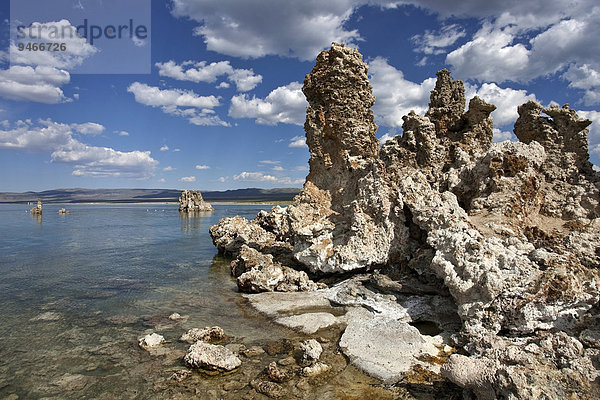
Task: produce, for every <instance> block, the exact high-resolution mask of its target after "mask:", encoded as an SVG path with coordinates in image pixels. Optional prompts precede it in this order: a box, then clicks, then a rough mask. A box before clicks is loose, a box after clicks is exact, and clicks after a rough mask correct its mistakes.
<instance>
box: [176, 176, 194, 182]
mask: <svg viewBox="0 0 600 400" xmlns="http://www.w3.org/2000/svg"><path fill="white" fill-rule="evenodd" d="M179 181H180V182H196V177H195V176H182V177H181V178H179Z"/></svg>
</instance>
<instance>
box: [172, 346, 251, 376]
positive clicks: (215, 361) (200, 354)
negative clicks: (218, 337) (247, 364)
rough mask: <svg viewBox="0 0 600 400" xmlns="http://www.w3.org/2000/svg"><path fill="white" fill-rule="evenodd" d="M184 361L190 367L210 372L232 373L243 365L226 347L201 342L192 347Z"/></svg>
mask: <svg viewBox="0 0 600 400" xmlns="http://www.w3.org/2000/svg"><path fill="white" fill-rule="evenodd" d="M183 361H184V362H185V364H186V365H188V366H190V367H193V368H200V369H205V370H209V371H232V370H234V369H236V368H237V367H239V366H240V365H241V364H242V361H241V360H240V359H239V358H238V357H237V356H236V355H235V354H233V352H232V351H231V350H229V349H227V348H226V347H223V346H221V345H215V344H209V343H205V342H201V341H199V342H196V343H194V344H193V345H191V346H190V348H189V349H188V351H187V354H186V355H185V357H184V359H183Z"/></svg>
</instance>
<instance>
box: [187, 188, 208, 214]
mask: <svg viewBox="0 0 600 400" xmlns="http://www.w3.org/2000/svg"><path fill="white" fill-rule="evenodd" d="M213 210H214V208H213V207H212V206H211V205H210V204H208V203H207V202H206V201H204V199H203V198H202V195H201V194H200V192H199V191H197V190H182V191H181V196H180V197H179V211H180V212H184V213H192V212H206V211H213Z"/></svg>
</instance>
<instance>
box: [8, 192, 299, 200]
mask: <svg viewBox="0 0 600 400" xmlns="http://www.w3.org/2000/svg"><path fill="white" fill-rule="evenodd" d="M299 192H300V189H297V188H278V189H257V188H249V189H236V190H226V191H222V192H219V191H206V192H204V191H203V192H202V197H204V199H205V200H206V201H208V202H211V201H291V200H292V199H293V198H294V196H296V195H297V194H298V193H299ZM180 194H181V191H180V190H174V189H54V190H46V191H43V192H24V193H10V192H5V193H0V203H27V202H35V201H37V199H38V198H41V199H42V200H43V201H44V203H90V202H111V203H137V202H157V201H177V199H178V198H179V195H180Z"/></svg>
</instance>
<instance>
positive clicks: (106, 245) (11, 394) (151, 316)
mask: <svg viewBox="0 0 600 400" xmlns="http://www.w3.org/2000/svg"><path fill="white" fill-rule="evenodd" d="M62 207H63V206H58V205H45V206H44V213H43V216H42V217H41V218H36V217H34V216H31V215H30V214H29V209H30V208H31V206H26V205H0V321H1V323H0V398H7V397H8V398H12V399H16V398H146V397H154V396H155V395H156V396H158V394H160V393H161V390H163V389H164V388H163V387H161V384H159V383H157V382H161V379H162V380H163V381H164V379H166V378H165V376H168V373H169V369H177V368H181V356H182V355H183V353H182V352H183V351H185V348H186V346H185V345H184V344H179V343H177V338H178V337H179V336H180V335H181V334H182V333H183V332H184V331H185V330H187V329H188V328H191V327H204V326H213V325H219V326H221V327H223V328H224V329H225V331H226V333H227V334H229V335H230V336H232V337H235V338H236V340H237V343H248V344H252V343H253V342H259V341H260V340H261V338H263V337H264V335H265V328H268V332H269V338H270V339H273V338H277V337H278V335H283V334H284V332H280V330H279V328H277V327H275V326H270V325H268V324H269V322H267V321H265V320H263V319H261V318H260V317H258V316H256V315H249V314H248V313H249V312H248V310H247V308H246V307H245V306H244V304H243V299H242V298H241V296H239V294H238V293H237V291H236V286H235V282H234V281H233V280H232V278H231V277H230V275H229V268H228V264H229V260H225V259H223V258H221V257H220V256H217V251H216V249H215V247H214V246H213V244H212V241H211V239H210V236H209V234H208V228H209V226H210V225H213V224H216V223H217V222H218V220H219V219H220V218H223V217H225V216H229V215H241V216H245V217H249V218H252V217H254V216H256V214H257V212H258V211H259V210H261V209H267V210H268V209H270V206H246V205H240V206H230V205H216V206H215V211H214V212H212V213H208V214H204V215H202V216H198V217H190V218H183V217H180V215H179V212H178V210H177V206H176V205H67V206H66V208H67V209H68V210H71V211H72V213H71V214H64V215H59V214H58V213H57V210H58V209H59V208H62ZM174 312H177V313H179V314H181V315H183V316H188V317H189V318H188V319H187V320H184V321H179V322H177V323H175V322H174V321H171V320H169V319H168V318H167V316H169V315H170V314H171V313H174ZM149 332H158V333H160V334H162V335H163V336H165V338H166V339H167V341H168V342H169V347H170V348H171V349H172V350H173V352H172V353H170V354H167V355H163V356H161V357H151V356H150V355H148V354H147V353H146V352H144V351H141V350H140V349H139V348H138V347H137V339H138V338H139V337H141V336H143V335H144V334H146V333H149ZM158 397H160V396H158Z"/></svg>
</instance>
